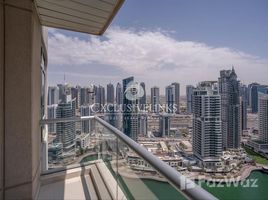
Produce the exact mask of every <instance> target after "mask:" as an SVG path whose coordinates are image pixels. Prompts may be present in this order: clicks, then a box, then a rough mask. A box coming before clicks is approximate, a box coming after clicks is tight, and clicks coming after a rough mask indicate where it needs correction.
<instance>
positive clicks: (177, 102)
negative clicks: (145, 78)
mask: <svg viewBox="0 0 268 200" xmlns="http://www.w3.org/2000/svg"><path fill="white" fill-rule="evenodd" d="M171 85H173V86H174V87H175V94H174V95H175V106H176V111H175V113H177V114H179V113H180V84H179V83H172V84H171Z"/></svg>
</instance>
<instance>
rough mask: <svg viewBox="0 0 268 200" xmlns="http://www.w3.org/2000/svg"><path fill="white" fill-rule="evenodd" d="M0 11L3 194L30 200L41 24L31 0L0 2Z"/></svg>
mask: <svg viewBox="0 0 268 200" xmlns="http://www.w3.org/2000/svg"><path fill="white" fill-rule="evenodd" d="M0 1H1V0H0ZM0 9H1V7H0ZM4 9H5V12H4V15H5V16H4V17H5V21H4V22H5V23H4V24H5V25H4V28H3V29H2V28H1V30H4V42H5V49H4V55H5V59H4V77H5V78H4V95H3V94H1V98H4V112H3V115H4V117H3V118H4V160H3V163H4V189H3V191H4V198H5V199H18V198H20V199H34V198H35V197H36V194H37V192H38V188H39V178H40V166H41V165H40V151H41V150H40V145H41V130H40V126H39V120H40V116H41V114H40V102H41V85H40V84H41V80H40V78H41V74H40V63H41V46H42V37H41V35H42V32H41V25H40V22H39V19H38V16H37V13H36V11H35V6H34V2H33V0H4ZM1 13H2V12H1ZM0 35H1V32H0ZM0 56H1V52H0ZM0 60H1V61H2V59H0ZM1 69H2V68H1ZM1 80H3V79H2V78H1ZM0 89H1V88H0ZM0 92H1V90H0ZM0 104H1V101H0ZM1 108H2V106H1ZM1 108H0V109H1ZM1 113H2V112H1ZM1 118H2V117H1ZM0 123H1V122H0ZM0 133H1V132H0Z"/></svg>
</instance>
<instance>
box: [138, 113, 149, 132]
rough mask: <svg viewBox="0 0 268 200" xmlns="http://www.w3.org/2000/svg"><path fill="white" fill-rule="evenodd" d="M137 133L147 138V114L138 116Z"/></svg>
mask: <svg viewBox="0 0 268 200" xmlns="http://www.w3.org/2000/svg"><path fill="white" fill-rule="evenodd" d="M138 117H139V125H138V127H139V132H138V134H139V135H141V136H143V137H145V136H147V131H148V120H147V119H148V118H147V113H145V112H143V113H140V114H139V116H138Z"/></svg>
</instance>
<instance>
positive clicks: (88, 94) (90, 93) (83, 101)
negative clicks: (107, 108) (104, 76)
mask: <svg viewBox="0 0 268 200" xmlns="http://www.w3.org/2000/svg"><path fill="white" fill-rule="evenodd" d="M94 88H95V86H94V85H90V86H87V87H82V88H81V89H80V106H81V105H92V104H93V103H94V102H95V90H94Z"/></svg>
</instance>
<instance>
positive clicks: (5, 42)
mask: <svg viewBox="0 0 268 200" xmlns="http://www.w3.org/2000/svg"><path fill="white" fill-rule="evenodd" d="M123 3H124V0H90V1H89V0H0V47H1V48H0V83H1V84H0V199H1V200H2V199H46V200H47V199H103V200H108V199H158V198H160V197H159V196H161V192H160V193H159V191H155V190H153V189H152V188H150V187H149V186H148V185H147V184H146V181H144V178H145V179H154V180H159V181H162V182H167V183H169V184H170V185H171V186H170V188H171V191H172V192H173V193H174V194H175V196H176V199H206V200H209V199H216V198H215V197H214V196H212V195H211V194H210V193H208V192H207V191H206V190H204V189H202V188H201V187H199V186H197V185H196V184H195V183H194V182H193V181H191V180H188V179H187V178H185V177H184V176H182V175H181V174H180V173H179V172H178V171H177V170H175V169H174V168H173V167H170V166H169V165H167V164H166V163H165V162H163V161H161V160H160V159H159V158H158V157H156V156H154V155H153V154H151V153H150V152H148V151H147V150H146V149H145V148H143V147H142V146H140V145H139V144H138V143H136V142H135V141H133V140H132V139H130V138H129V137H127V136H126V135H125V134H124V133H123V132H121V131H119V130H118V129H116V128H115V127H113V126H111V125H110V124H108V123H107V122H105V121H104V120H103V119H101V118H99V117H98V116H82V117H77V116H76V114H75V108H76V107H77V106H76V105H75V104H76V103H77V101H76V102H75V101H70V99H68V98H66V99H63V100H62V103H61V104H58V106H55V107H50V108H51V113H50V114H49V115H48V113H47V110H48V108H47V104H48V102H47V99H48V97H47V91H48V85H47V76H48V74H47V66H48V62H49V57H48V52H47V51H48V50H49V49H48V47H47V37H48V33H47V31H46V29H45V26H47V27H53V28H59V29H66V30H71V31H75V32H82V33H87V34H93V35H102V34H103V33H104V32H105V30H106V29H107V28H108V26H109V24H110V23H111V21H112V20H113V18H114V16H115V15H116V14H117V12H118V11H119V9H120V7H121V6H122V4H123ZM50 99H52V97H51V98H50ZM52 102H54V100H53V101H52ZM51 104H54V103H51ZM60 109H61V110H60ZM59 115H61V118H57V116H59ZM48 116H49V117H48ZM53 116H54V117H53ZM55 117H56V118H55ZM82 122H88V123H82ZM85 126H86V127H85ZM77 127H78V128H77ZM79 129H80V131H79ZM85 130H86V131H85ZM57 132H60V134H57ZM130 154H131V155H135V156H137V157H138V158H139V160H142V162H136V163H135V162H134V163H132V164H130V163H128V162H127V156H128V155H130ZM139 169H142V170H139ZM146 169H148V171H146Z"/></svg>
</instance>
